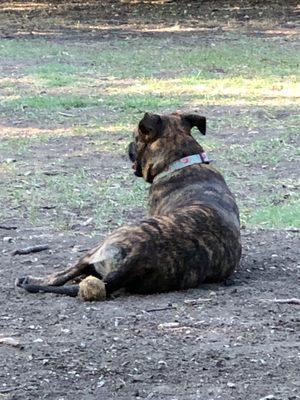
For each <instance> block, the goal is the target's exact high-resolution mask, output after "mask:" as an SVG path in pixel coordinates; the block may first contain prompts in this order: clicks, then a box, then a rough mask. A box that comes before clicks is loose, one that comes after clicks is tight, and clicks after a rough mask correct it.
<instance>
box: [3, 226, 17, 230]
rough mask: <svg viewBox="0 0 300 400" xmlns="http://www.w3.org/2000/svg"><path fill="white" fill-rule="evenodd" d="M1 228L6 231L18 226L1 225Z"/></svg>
mask: <svg viewBox="0 0 300 400" xmlns="http://www.w3.org/2000/svg"><path fill="white" fill-rule="evenodd" d="M0 229H4V230H5V231H13V230H15V229H18V227H17V226H6V225H0Z"/></svg>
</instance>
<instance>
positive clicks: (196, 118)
mask: <svg viewBox="0 0 300 400" xmlns="http://www.w3.org/2000/svg"><path fill="white" fill-rule="evenodd" d="M182 118H183V120H184V121H186V122H187V123H188V124H190V126H191V128H193V127H194V126H196V127H197V128H198V129H199V131H200V132H201V133H202V135H205V133H206V118H205V117H202V116H201V115H198V114H183V115H182Z"/></svg>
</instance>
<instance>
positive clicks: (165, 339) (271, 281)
mask: <svg viewBox="0 0 300 400" xmlns="http://www.w3.org/2000/svg"><path fill="white" fill-rule="evenodd" d="M287 3H288V4H287ZM295 3H296V2H293V1H290V2H280V1H278V2H272V7H270V4H271V2H268V1H265V2H263V3H260V2H254V1H253V2H244V1H240V2H237V1H235V2H230V1H229V2H226V4H225V3H224V2H221V1H220V2H218V1H215V2H209V1H203V2H201V7H202V8H201V10H202V12H200V11H199V9H200V8H199V4H200V2H193V1H191V2H190V3H189V4H191V5H189V4H186V2H183V1H181V2H179V1H178V2H165V3H164V4H163V5H161V6H159V5H158V4H157V2H152V3H150V2H143V3H137V4H135V5H133V4H130V3H129V2H124V3H119V2H118V3H117V2H115V1H114V2H112V1H111V2H108V1H107V2H89V3H87V2H64V3H63V5H62V4H61V2H52V3H48V2H39V3H32V2H30V3H29V2H28V3H27V4H28V12H27V13H25V14H24V12H23V13H22V10H21V8H20V7H21V4H24V2H22V3H21V2H5V3H4V6H2V7H3V10H4V12H3V13H2V16H1V20H2V21H5V22H6V23H5V25H3V26H4V29H2V33H1V35H2V37H5V38H15V37H26V38H28V39H30V38H32V39H34V38H35V37H37V36H38V37H39V36H43V37H44V36H45V35H46V36H47V37H48V38H52V39H51V40H59V41H66V40H73V39H74V32H75V31H76V34H77V37H76V40H77V41H78V40H79V41H82V42H83V43H84V42H85V41H86V40H95V39H97V40H100V39H101V40H110V39H111V37H114V38H115V35H116V34H117V35H125V36H126V35H128V34H138V35H141V34H149V32H148V33H147V32H146V31H145V29H141V21H144V24H143V27H145V26H146V25H147V24H150V25H151V24H152V25H151V30H150V31H151V35H162V34H166V33H161V32H159V31H155V29H154V28H153V27H158V26H159V24H165V25H168V24H169V25H172V24H174V21H175V22H176V21H179V23H182V24H184V23H185V24H186V25H187V27H188V28H191V27H193V26H198V30H199V32H200V28H203V30H205V32H206V33H205V34H207V35H209V34H210V32H211V30H212V29H215V28H216V26H217V28H216V29H223V28H222V26H223V27H224V26H228V24H227V22H226V21H227V20H228V17H227V15H229V14H230V13H231V14H230V19H231V20H232V21H234V23H235V24H236V25H237V26H241V28H242V29H244V32H248V33H249V32H250V33H251V34H261V35H266V34H268V35H271V36H272V35H275V36H276V37H277V38H278V37H281V35H282V37H283V38H284V40H286V37H289V38H291V40H292V39H293V37H294V30H295V29H294V28H295V25H294V24H295V23H296V19H295ZM12 4H14V5H15V7H14V9H11V8H9V9H7V10H6V9H5V7H11V5H12ZM30 4H31V5H32V4H35V5H36V6H37V7H35V8H32V6H30ZM237 5H238V6H239V7H240V8H237V9H236V8H234V10H230V9H231V8H233V7H236V6H237ZM134 10H135V13H133V11H134ZM154 10H155V11H157V13H158V11H159V12H160V14H159V15H158V14H157V13H155V12H154ZM185 10H188V11H186V12H185ZM203 10H204V11H203ZM260 12H261V13H262V14H259V13H260ZM232 13H233V14H232ZM25 15H27V17H26V18H25ZM246 16H247V17H246ZM266 16H268V18H269V21H270V20H272V21H275V22H274V23H275V25H272V26H271V25H269V26H268V25H267V24H266V22H265V17H266ZM46 17H47V18H48V17H49V18H53V21H54V22H55V23H54V24H49V22H47V18H46ZM79 17H80V20H81V22H82V24H85V25H86V28H82V27H81V28H80V29H77V28H76V26H75V28H74V27H73V22H74V21H75V20H76V19H78V18H79ZM270 17H271V18H270ZM101 19H103V20H105V24H106V26H105V29H103V30H102V31H100V30H96V29H94V28H93V26H94V25H96V22H99V21H100V20H101ZM252 19H253V20H254V19H255V24H254V23H253V25H252V26H251V25H250V22H251V20H252ZM62 21H64V22H63V23H62ZM145 21H147V23H146V22H145ZM218 21H220V24H219V25H218V23H217V22H218ZM133 23H134V24H135V28H133V25H132V24H133ZM209 23H210V24H211V26H208V25H207V24H209ZM223 23H224V25H223ZM232 23H233V22H232ZM63 24H64V25H63ZM226 24H227V25H226ZM269 24H270V22H269ZM46 25H47V26H46ZM67 25H68V26H67ZM150 25H149V26H150ZM254 25H255V27H254ZM220 26H221V28H220ZM44 28H47V30H46V29H44ZM152 28H153V29H152ZM224 29H225V28H224ZM274 30H276V33H274ZM272 31H273V33H272ZM190 34H191V33H190V32H189V31H188V29H187V30H186V32H185V33H182V34H181V35H185V36H184V37H185V38H188V35H190ZM199 34H200V33H199ZM202 34H203V32H202V33H201V35H202ZM174 40H177V39H174ZM178 40H183V39H182V36H178ZM184 40H187V39H184ZM279 40H280V39H279ZM82 118H85V116H83V117H82ZM8 122H9V121H7V125H8ZM11 126H13V124H11ZM24 130H26V126H25V125H24ZM90 140H91V139H90V138H88V137H85V138H82V137H81V138H76V137H67V138H64V137H62V138H56V139H53V140H49V141H47V142H46V143H42V144H39V143H36V144H35V145H33V146H31V147H30V148H29V149H28V152H27V156H26V157H22V159H21V160H19V159H18V157H17V156H15V158H16V159H17V161H19V162H22V163H23V166H24V168H29V169H30V168H31V160H32V158H33V157H34V158H35V161H39V160H40V161H41V163H43V168H44V169H45V171H48V172H49V171H51V168H52V169H53V168H54V166H53V165H54V164H53V160H54V159H55V158H56V157H59V156H61V155H62V154H64V155H65V156H66V157H67V163H66V164H65V165H68V166H69V167H68V169H66V171H65V173H66V174H72V171H73V170H75V169H76V168H80V167H82V166H85V167H86V168H88V170H89V171H92V172H93V174H94V175H95V178H96V179H101V178H105V177H108V176H109V175H110V173H111V169H110V168H114V169H118V168H124V167H126V165H128V163H127V160H126V158H125V156H124V157H122V156H118V155H112V154H111V155H110V160H112V159H113V162H111V161H110V163H109V164H107V163H106V157H108V155H107V154H104V153H103V154H99V153H97V154H96V153H95V154H94V155H93V154H91V153H90V154H89V156H88V158H87V157H86V158H85V157H84V156H82V157H76V156H74V155H72V154H74V150H76V149H80V148H82V147H83V146H85V145H88V142H89V141H90ZM241 140H243V132H241ZM8 156H14V155H10V154H0V157H1V158H2V159H3V158H5V157H8ZM282 173H283V174H284V173H285V174H286V175H287V176H288V175H289V173H290V172H289V170H288V169H284V170H283V171H282ZM5 184H6V183H5V181H2V182H0V190H1V185H5ZM2 206H3V207H5V208H6V209H7V218H6V219H5V220H3V221H0V246H1V248H0V251H1V254H2V257H1V267H0V274H1V291H0V304H1V314H0V352H1V357H0V398H3V399H16V400H17V399H61V400H63V399H65V400H67V399H73V398H74V397H75V396H76V398H78V399H107V400H109V399H120V400H121V399H124V400H128V399H148V400H150V399H172V400H175V399H176V400H179V399H180V400H189V399H190V400H194V399H201V400H212V399H222V400H227V399H240V400H245V399H249V400H262V399H265V400H267V399H269V400H271V399H273V400H275V399H277V400H297V399H300V380H299V322H300V318H299V313H298V311H299V305H297V304H290V303H283V304H282V303H276V302H274V301H273V300H274V299H290V298H295V297H298V298H299V283H298V282H297V274H298V277H299V265H298V264H297V263H298V255H299V232H297V231H296V230H282V231H281V230H248V229H243V231H242V238H243V256H242V262H241V266H240V269H239V270H238V271H236V273H235V274H234V276H233V277H232V279H230V280H229V281H228V282H226V283H225V284H222V285H204V286H202V287H201V288H199V289H196V290H189V291H186V292H175V293H168V294H157V295H152V296H127V295H125V294H122V295H119V296H116V298H114V299H112V300H109V301H106V302H100V303H82V302H80V301H79V300H77V299H75V300H74V299H71V298H66V297H58V296H54V295H47V294H44V295H43V294H40V295H31V294H27V293H24V292H21V291H19V290H16V289H15V288H14V280H15V278H16V277H17V276H20V275H23V274H32V275H43V274H47V273H49V272H52V271H53V270H55V271H57V270H59V269H60V268H62V267H64V266H66V264H70V263H72V262H73V261H74V260H75V259H76V258H77V257H78V256H79V255H81V254H82V252H83V251H84V250H86V249H88V248H89V247H91V246H92V245H94V244H95V243H97V242H98V241H99V240H102V239H103V237H104V236H105V234H106V233H107V232H106V230H99V229H98V230H97V229H95V227H94V226H93V225H89V224H87V225H85V224H84V223H82V220H81V219H80V218H81V217H80V215H78V216H77V217H78V224H77V225H76V223H75V225H74V229H73V231H71V232H70V231H68V232H65V231H59V230H57V229H55V228H50V226H51V224H50V222H51V220H52V217H53V214H52V213H54V212H55V210H53V209H51V208H47V206H48V205H46V207H45V209H44V211H43V214H42V216H41V219H40V222H39V224H37V225H36V226H33V225H31V224H30V223H29V222H28V220H27V219H26V218H24V217H20V216H19V213H18V210H14V209H12V207H11V205H10V204H6V205H2ZM86 212H87V215H88V205H87V210H86ZM141 214H142V211H141V210H133V211H132V212H131V213H127V214H125V215H124V219H125V220H126V221H127V222H130V223H132V222H133V220H136V219H138V218H139V217H140V216H141ZM75 219H76V218H75ZM91 224H93V223H92V222H91ZM91 230H93V231H95V233H96V234H97V235H96V236H97V237H91V236H90V231H91ZM33 243H34V244H35V245H37V244H48V245H49V246H50V248H49V250H46V251H43V252H40V253H35V254H29V255H12V254H13V251H14V250H16V249H20V248H25V247H27V246H31V245H32V244H33ZM268 300H270V301H268ZM4 337H5V338H7V337H11V338H13V339H15V342H14V343H11V345H9V344H3V343H1V339H3V338H4Z"/></svg>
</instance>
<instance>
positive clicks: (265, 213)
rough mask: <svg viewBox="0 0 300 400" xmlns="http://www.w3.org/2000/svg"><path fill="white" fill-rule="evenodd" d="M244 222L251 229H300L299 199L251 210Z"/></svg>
mask: <svg viewBox="0 0 300 400" xmlns="http://www.w3.org/2000/svg"><path fill="white" fill-rule="evenodd" d="M246 221H247V224H248V225H249V226H251V227H257V226H258V227H261V228H277V229H280V228H300V199H297V200H295V201H289V202H287V204H278V205H274V204H268V205H266V206H264V207H261V208H259V209H257V210H253V211H252V212H251V214H250V215H249V217H248V219H247V220H246Z"/></svg>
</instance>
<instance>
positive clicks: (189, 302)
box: [184, 298, 212, 306]
mask: <svg viewBox="0 0 300 400" xmlns="http://www.w3.org/2000/svg"><path fill="white" fill-rule="evenodd" d="M211 300H212V299H211V298H209V299H204V298H199V299H186V300H184V304H186V305H188V306H195V305H197V304H201V303H205V302H206V301H211Z"/></svg>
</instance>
